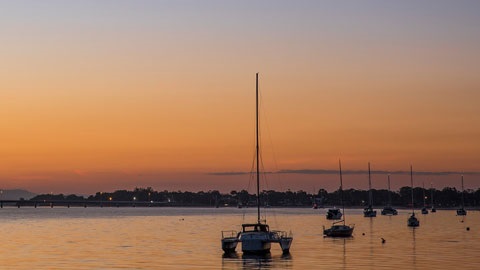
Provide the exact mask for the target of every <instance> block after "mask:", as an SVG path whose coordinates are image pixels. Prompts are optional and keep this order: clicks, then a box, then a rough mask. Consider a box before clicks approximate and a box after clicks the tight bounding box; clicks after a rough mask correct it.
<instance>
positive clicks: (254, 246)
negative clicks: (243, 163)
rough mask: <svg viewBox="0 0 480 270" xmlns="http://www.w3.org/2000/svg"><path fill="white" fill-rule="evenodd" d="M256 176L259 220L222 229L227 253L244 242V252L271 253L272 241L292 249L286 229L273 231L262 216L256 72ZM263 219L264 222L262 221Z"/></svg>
mask: <svg viewBox="0 0 480 270" xmlns="http://www.w3.org/2000/svg"><path fill="white" fill-rule="evenodd" d="M255 83H256V92H255V93H256V103H255V104H256V105H255V108H256V110H255V116H256V119H255V120H256V121H255V132H256V139H255V142H256V178H257V194H256V195H257V196H256V197H257V222H256V223H246V224H242V231H241V232H238V233H237V232H235V231H222V240H221V242H222V249H223V251H224V252H225V253H231V252H235V249H236V247H237V244H238V243H242V252H243V253H244V254H269V253H270V248H271V243H279V244H280V248H281V249H282V251H283V253H288V252H289V251H290V245H291V244H292V241H293V237H292V235H291V233H290V234H287V233H286V232H284V231H272V230H270V227H269V226H268V225H267V223H266V220H261V218H260V161H259V159H260V143H259V130H258V129H259V124H258V123H259V121H258V73H257V74H256V81H255ZM262 221H263V222H262Z"/></svg>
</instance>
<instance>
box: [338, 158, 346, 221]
mask: <svg viewBox="0 0 480 270" xmlns="http://www.w3.org/2000/svg"><path fill="white" fill-rule="evenodd" d="M338 167H339V168H340V201H341V202H342V211H343V225H345V204H344V203H343V179H342V162H341V160H340V159H339V160H338Z"/></svg>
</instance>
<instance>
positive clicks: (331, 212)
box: [326, 206, 342, 220]
mask: <svg viewBox="0 0 480 270" xmlns="http://www.w3.org/2000/svg"><path fill="white" fill-rule="evenodd" d="M326 217H327V219H328V220H338V219H341V218H342V212H341V211H340V209H338V208H337V207H335V206H334V207H333V208H330V209H328V210H327V214H326Z"/></svg>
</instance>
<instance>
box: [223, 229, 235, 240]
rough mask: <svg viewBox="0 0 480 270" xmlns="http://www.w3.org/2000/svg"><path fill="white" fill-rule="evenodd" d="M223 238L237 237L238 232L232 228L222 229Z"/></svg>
mask: <svg viewBox="0 0 480 270" xmlns="http://www.w3.org/2000/svg"><path fill="white" fill-rule="evenodd" d="M225 238H238V232H237V231H234V230H229V231H222V239H225Z"/></svg>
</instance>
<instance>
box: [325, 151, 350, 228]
mask: <svg viewBox="0 0 480 270" xmlns="http://www.w3.org/2000/svg"><path fill="white" fill-rule="evenodd" d="M338 165H339V168H340V200H341V201H342V208H343V213H345V203H344V202H343V180H342V164H341V162H340V160H339V161H338ZM354 228H355V225H346V224H345V215H343V220H340V221H336V222H333V224H332V227H330V228H328V229H325V226H324V227H323V234H324V235H325V236H329V237H350V236H352V233H353V229H354Z"/></svg>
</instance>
